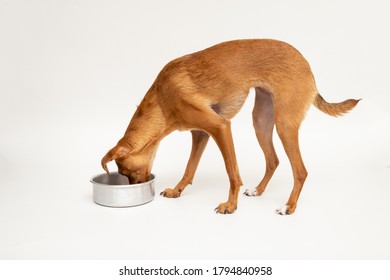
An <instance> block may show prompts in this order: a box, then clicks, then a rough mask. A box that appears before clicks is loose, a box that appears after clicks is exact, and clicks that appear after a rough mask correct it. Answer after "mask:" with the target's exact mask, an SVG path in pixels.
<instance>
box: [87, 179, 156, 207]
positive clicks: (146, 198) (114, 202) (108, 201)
mask: <svg viewBox="0 0 390 280" xmlns="http://www.w3.org/2000/svg"><path fill="white" fill-rule="evenodd" d="M155 179H156V176H155V175H154V174H150V178H149V181H147V182H145V183H140V184H132V185H129V180H128V179H127V177H126V176H123V175H121V174H119V173H118V172H112V173H110V175H108V174H106V173H104V174H99V175H96V176H95V177H92V178H91V183H92V185H93V200H94V201H95V202H96V203H97V204H100V205H104V206H109V207H130V206H137V205H141V204H145V203H148V202H150V201H152V200H153V198H154V194H155V191H154V188H155V186H154V185H155V182H154V181H155Z"/></svg>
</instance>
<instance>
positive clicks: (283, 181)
mask: <svg viewBox="0 0 390 280" xmlns="http://www.w3.org/2000/svg"><path fill="white" fill-rule="evenodd" d="M386 2H387V1H352V0H351V1H308V0H307V1H303V0H300V1H210V0H205V1H204V0H201V1H200V0H198V1H179V0H176V1H175V0H165V1H150V0H146V1H145V0H142V1H116V0H114V1H113V0H110V1H92V0H91V1H79V0H69V1H48V0H47V1H44V0H40V1H18V0H13V1H7V0H0V174H1V176H0V227H1V230H0V258H1V259H388V258H389V257H390V242H389V238H388V237H389V236H390V220H389V218H388V212H389V209H388V202H389V199H390V189H389V187H390V149H389V143H390V122H389V120H390V105H389V102H390V98H389V86H388V80H389V68H388V65H390V55H389V51H388V50H389V49H390V40H389V35H388V27H389V26H390V20H389V17H388V11H389V7H388V4H386ZM240 38H274V39H280V40H283V41H287V42H289V43H290V44H292V45H294V46H295V47H296V48H297V49H298V50H300V51H301V52H302V54H303V55H304V56H305V57H306V58H307V60H308V61H309V62H310V64H311V67H312V70H313V72H314V75H315V77H316V82H317V86H318V88H319V91H320V92H321V94H322V96H324V98H325V99H327V100H328V101H330V102H338V101H342V100H344V99H347V98H363V100H362V101H361V102H360V103H359V105H358V106H357V107H356V108H355V109H354V110H353V111H352V112H351V113H349V114H348V115H346V116H344V117H340V118H332V117H329V116H326V115H324V114H323V113H321V112H319V111H318V110H317V109H315V108H314V107H312V108H311V110H310V111H309V112H308V115H307V118H306V120H305V121H304V122H303V125H302V127H301V134H300V142H301V150H302V155H303V158H304V161H305V164H306V167H307V169H308V171H309V177H308V179H307V181H306V184H305V186H304V189H303V191H302V195H301V198H300V201H299V204H298V208H297V211H296V213H295V214H294V215H292V216H288V217H282V216H278V215H276V214H275V213H274V210H275V209H276V208H278V207H279V206H281V205H283V204H284V203H285V202H286V200H287V198H288V196H289V194H290V191H291V188H292V174H291V169H290V166H289V162H288V160H287V158H286V156H285V154H284V151H283V148H282V147H281V145H280V141H279V139H278V137H277V136H276V135H275V137H274V138H275V145H276V149H277V153H278V155H279V158H280V161H281V164H280V166H279V168H278V170H277V171H276V173H275V175H274V178H273V179H272V180H271V182H270V184H269V187H268V189H267V191H266V192H265V193H264V195H263V196H262V197H256V198H251V197H246V196H244V195H242V194H241V195H240V197H239V208H238V210H237V212H236V213H235V214H233V215H216V214H214V213H213V209H214V208H215V207H216V206H217V205H218V204H219V203H220V202H223V201H225V200H226V199H227V195H228V179H227V175H226V173H225V169H224V164H223V161H222V157H221V156H220V153H219V151H218V149H217V146H216V145H215V143H213V142H212V141H210V143H209V145H208V147H207V149H206V151H205V154H204V156H203V158H202V160H201V163H200V167H199V169H198V172H197V176H196V178H195V181H194V184H193V186H190V187H188V189H186V191H185V192H184V193H183V194H182V197H181V198H180V199H174V200H169V199H166V198H162V197H159V196H156V198H155V200H154V201H153V202H151V203H149V204H146V205H144V206H141V207H136V208H124V209H113V208H107V207H101V206H98V205H96V204H94V203H93V201H92V187H91V184H90V183H89V179H90V177H92V176H93V175H95V174H97V173H101V172H102V169H101V167H100V159H101V158H102V156H104V154H105V153H106V152H107V150H108V149H110V148H111V147H112V146H114V145H115V144H116V142H117V140H118V139H119V138H120V137H122V135H123V133H124V131H125V129H126V127H127V124H128V122H129V120H130V118H131V116H132V114H133V113H134V111H135V108H136V105H137V104H139V102H140V101H141V99H142V97H143V95H144V94H145V92H146V91H147V89H148V88H149V87H150V85H151V83H152V82H153V81H154V78H155V77H156V75H157V74H158V72H159V71H160V69H161V68H162V67H163V66H164V65H165V64H166V63H167V62H168V61H170V60H171V59H174V58H176V57H178V56H181V55H184V54H187V53H191V52H194V51H198V50H200V49H204V48H206V47H209V46H211V45H213V44H216V43H219V42H221V41H226V40H232V39H240ZM253 99H254V96H253V94H251V95H250V96H249V98H248V100H247V103H246V104H245V106H244V108H243V109H242V111H241V112H240V114H239V115H238V116H237V117H236V118H235V119H234V120H233V137H234V139H235V144H236V152H237V157H238V161H239V167H240V171H241V175H242V179H243V181H244V186H243V188H242V192H243V191H244V189H245V188H252V187H254V186H256V185H257V184H258V182H259V181H260V179H261V178H262V176H263V172H264V158H263V154H262V152H261V150H260V148H259V146H258V143H257V142H256V138H255V134H254V131H253V129H252V124H251V110H252V107H253ZM190 148H191V137H190V133H189V132H182V133H179V132H175V133H173V134H171V135H169V136H168V137H167V138H165V139H164V140H163V142H162V143H161V146H160V148H159V151H158V154H157V158H156V161H155V165H154V168H153V172H154V173H156V174H157V177H158V178H157V186H156V188H157V189H156V192H157V193H160V191H162V190H163V189H164V188H166V187H173V186H174V185H175V184H176V183H177V182H178V180H180V178H181V176H182V173H183V171H184V169H185V164H186V162H187V158H188V155H189V152H190ZM109 167H110V169H111V170H115V165H114V164H110V165H109Z"/></svg>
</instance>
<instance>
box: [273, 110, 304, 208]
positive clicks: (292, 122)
mask: <svg viewBox="0 0 390 280" xmlns="http://www.w3.org/2000/svg"><path fill="white" fill-rule="evenodd" d="M303 109H304V108H303ZM301 111H303V110H302V108H301ZM290 112H292V114H279V115H278V116H277V117H276V130H277V132H278V134H279V137H280V139H281V140H282V144H283V147H284V150H285V151H286V154H287V156H288V159H289V160H290V164H291V168H292V172H293V177H294V187H293V190H292V192H291V194H290V197H289V199H288V201H287V203H286V204H285V205H284V206H283V207H281V208H279V209H277V210H276V213H278V214H280V215H289V214H292V213H294V211H295V208H296V206H297V202H298V198H299V195H300V193H301V190H302V187H303V184H304V183H305V180H306V177H307V171H306V168H305V165H304V163H303V160H302V156H301V152H300V149H299V141H298V129H299V126H300V123H301V120H302V119H303V114H302V115H300V114H299V110H298V108H295V110H294V108H292V109H291V110H290Z"/></svg>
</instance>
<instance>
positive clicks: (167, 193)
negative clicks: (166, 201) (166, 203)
mask: <svg viewBox="0 0 390 280" xmlns="http://www.w3.org/2000/svg"><path fill="white" fill-rule="evenodd" d="M180 193H181V192H180V191H176V190H174V189H165V190H163V191H162V192H161V193H160V195H161V196H163V197H168V198H178V197H179V196H180Z"/></svg>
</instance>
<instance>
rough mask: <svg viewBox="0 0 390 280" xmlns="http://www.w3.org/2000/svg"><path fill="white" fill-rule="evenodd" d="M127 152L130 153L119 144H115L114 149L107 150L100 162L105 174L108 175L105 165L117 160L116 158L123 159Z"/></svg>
mask: <svg viewBox="0 0 390 280" xmlns="http://www.w3.org/2000/svg"><path fill="white" fill-rule="evenodd" d="M129 152H130V151H129V149H128V148H126V147H124V146H122V145H120V144H117V145H116V146H115V147H114V148H112V149H111V150H109V151H108V152H107V154H106V155H105V156H104V157H103V158H102V161H101V163H102V167H103V169H104V170H105V171H106V172H107V174H110V172H109V171H108V168H107V163H109V162H110V161H112V160H115V159H118V158H123V157H124V156H126V155H127V154H128V153H129Z"/></svg>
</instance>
